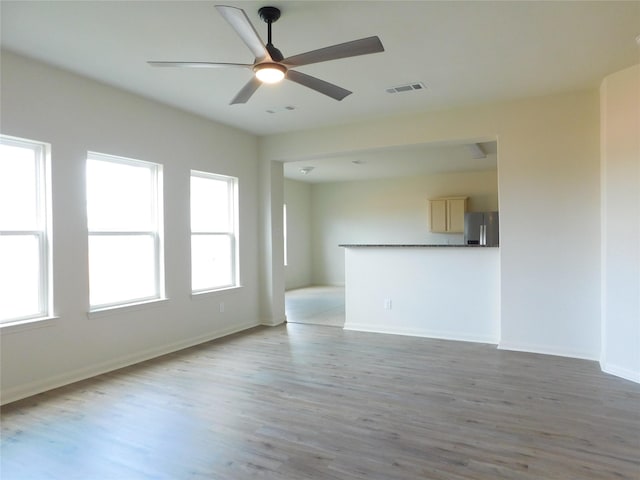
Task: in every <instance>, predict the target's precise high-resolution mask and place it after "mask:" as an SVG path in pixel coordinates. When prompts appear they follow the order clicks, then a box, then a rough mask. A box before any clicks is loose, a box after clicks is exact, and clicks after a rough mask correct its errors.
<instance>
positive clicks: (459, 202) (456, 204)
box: [447, 198, 467, 233]
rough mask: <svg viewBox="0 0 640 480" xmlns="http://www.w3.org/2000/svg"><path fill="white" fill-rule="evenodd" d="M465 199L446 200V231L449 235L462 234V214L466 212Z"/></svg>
mask: <svg viewBox="0 0 640 480" xmlns="http://www.w3.org/2000/svg"><path fill="white" fill-rule="evenodd" d="M466 202H467V199H466V198H453V199H451V200H447V207H448V208H447V217H448V218H447V220H448V223H447V227H448V228H447V231H448V232H450V233H463V232H464V212H465V211H466V210H467V208H466V207H467V203H466Z"/></svg>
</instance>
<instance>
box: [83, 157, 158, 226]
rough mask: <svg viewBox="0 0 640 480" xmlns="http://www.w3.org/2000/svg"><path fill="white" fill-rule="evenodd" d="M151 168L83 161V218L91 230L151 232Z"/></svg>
mask: <svg viewBox="0 0 640 480" xmlns="http://www.w3.org/2000/svg"><path fill="white" fill-rule="evenodd" d="M153 180H154V169H153V167H152V166H146V165H141V166H137V165H129V164H123V163H117V162H111V161H102V160H92V159H89V160H88V161H87V217H88V222H89V230H90V231H91V230H92V231H130V232H131V231H137V232H140V231H150V230H153V229H154V226H153V222H154V195H153Z"/></svg>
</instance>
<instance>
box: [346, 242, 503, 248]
mask: <svg viewBox="0 0 640 480" xmlns="http://www.w3.org/2000/svg"><path fill="white" fill-rule="evenodd" d="M338 246H339V247H346V248H353V247H377V248H387V247H396V248H397V247H400V248H407V247H409V248H434V247H448V248H497V246H496V247H487V246H485V245H464V244H457V245H453V244H448V245H443V244H431V243H406V244H405V243H386V244H384V243H382V244H375V243H342V244H340V245H338Z"/></svg>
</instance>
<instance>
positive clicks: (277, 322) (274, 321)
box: [260, 316, 287, 327]
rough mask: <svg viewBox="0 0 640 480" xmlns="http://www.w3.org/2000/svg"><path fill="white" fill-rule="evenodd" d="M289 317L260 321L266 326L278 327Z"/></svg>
mask: <svg viewBox="0 0 640 480" xmlns="http://www.w3.org/2000/svg"><path fill="white" fill-rule="evenodd" d="M286 321H287V317H286V316H284V317H282V318H266V319H263V320H262V321H261V322H260V325H264V326H266V327H277V326H278V325H282V324H283V323H286Z"/></svg>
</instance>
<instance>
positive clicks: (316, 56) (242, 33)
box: [147, 5, 384, 105]
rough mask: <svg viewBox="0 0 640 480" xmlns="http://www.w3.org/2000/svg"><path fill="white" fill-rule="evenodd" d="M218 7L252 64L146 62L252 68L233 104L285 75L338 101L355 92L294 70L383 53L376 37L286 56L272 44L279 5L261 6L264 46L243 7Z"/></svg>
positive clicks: (166, 65) (382, 48) (151, 63)
mask: <svg viewBox="0 0 640 480" xmlns="http://www.w3.org/2000/svg"><path fill="white" fill-rule="evenodd" d="M216 9H217V10H218V12H219V13H220V15H222V16H223V17H224V19H225V20H226V21H227V22H228V23H229V25H231V27H232V28H233V29H234V30H235V32H236V33H237V34H238V36H239V37H240V38H241V39H242V41H243V42H244V43H245V44H246V45H247V47H249V50H251V53H253V55H254V56H255V60H254V62H253V63H252V64H246V63H219V62H157V61H152V62H147V63H149V65H151V66H154V67H187V68H227V67H230V68H245V69H250V70H253V72H254V76H253V77H252V78H251V80H249V82H248V83H247V84H246V85H245V86H244V87H243V88H242V89H241V90H240V91H239V92H238V94H237V95H236V96H235V97H234V98H233V100H231V105H234V104H238V103H246V102H247V100H249V98H251V95H253V94H254V93H255V91H256V90H257V89H258V88H259V87H260V85H262V83H276V82H279V81H280V80H282V79H283V78H286V79H287V80H291V81H292V82H296V83H298V84H300V85H303V86H305V87H308V88H311V89H312V90H315V91H316V92H320V93H322V94H324V95H327V96H329V97H331V98H333V99H335V100H342V99H343V98H344V97H346V96H347V95H350V94H351V93H352V92H350V91H349V90H346V89H344V88H342V87H339V86H337V85H334V84H332V83H329V82H325V81H324V80H320V79H319V78H316V77H312V76H310V75H307V74H305V73H302V72H298V71H296V70H292V69H291V68H292V67H301V66H303V65H310V64H312V63H320V62H327V61H329V60H337V59H340V58H348V57H356V56H359V55H367V54H369V53H378V52H383V51H384V47H383V46H382V42H381V41H380V39H379V38H378V37H376V36H374V37H367V38H361V39H359V40H353V41H351V42H346V43H340V44H338V45H332V46H330V47H325V48H320V49H318V50H313V51H310V52H306V53H301V54H299V55H294V56H292V57H287V58H284V56H283V55H282V53H281V52H280V50H278V49H277V48H276V47H274V45H273V43H271V24H272V23H274V22H275V21H277V20H278V19H279V18H280V10H279V9H278V8H276V7H262V8H260V9H259V10H258V14H259V15H260V18H261V19H262V20H263V21H264V22H266V23H267V33H268V41H267V44H266V45H265V44H264V43H263V42H262V40H261V39H260V36H259V35H258V33H257V32H256V30H255V28H254V27H253V25H252V24H251V22H250V21H249V17H247V14H246V13H245V12H244V10H242V9H240V8H236V7H229V6H226V5H216Z"/></svg>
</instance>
